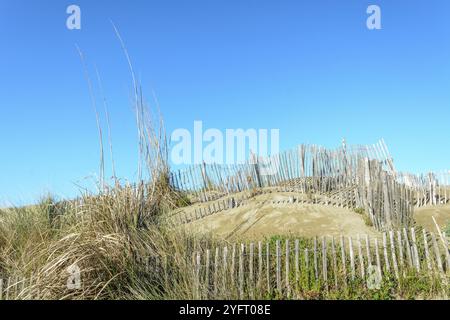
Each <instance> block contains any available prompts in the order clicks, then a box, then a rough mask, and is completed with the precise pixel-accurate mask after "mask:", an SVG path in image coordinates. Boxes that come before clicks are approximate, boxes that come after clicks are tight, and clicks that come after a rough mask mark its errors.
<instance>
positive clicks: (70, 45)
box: [0, 0, 450, 204]
mask: <svg viewBox="0 0 450 320" xmlns="http://www.w3.org/2000/svg"><path fill="white" fill-rule="evenodd" d="M70 4H77V5H79V6H80V7H81V10H82V29H81V30H75V31H70V30H68V29H67V28H66V18H67V17H68V15H67V14H66V8H67V6H68V5H70ZM369 4H377V5H379V6H380V7H381V12H382V30H374V31H370V30H368V29H367V28H366V19H367V14H366V8H367V6H368V5H369ZM449 12H450V2H449V1H447V0H442V1H430V0H427V1H425V0H420V1H406V0H403V1H402V0H396V1H382V0H372V1H362V0H352V1H350V0H349V1H343V0H339V1H338V0H335V1H331V0H330V1H319V0H314V1H313V0H310V1H300V0H295V1H274V0H226V1H225V0H215V1H211V0H204V1H203V0H202V1H200V0H192V1H182V0H178V1H173V0H160V1H153V0H149V1H136V0H134V1H122V0H120V1H119V0H114V1H112V0H109V1H104V0H103V1H99V0H96V1H85V0H83V1H82V0H74V1H73V2H72V1H62V0H58V1H56V0H55V1H50V0H46V1H43V0H39V1H38V0H35V1H31V0H30V1H22V0H11V1H9V0H0V39H1V50H0V120H1V122H0V203H2V202H12V203H15V204H21V203H27V202H31V201H33V200H36V199H38V198H39V196H40V195H42V194H43V193H45V192H48V191H49V192H52V193H54V194H56V195H58V196H62V197H65V196H67V197H70V196H73V195H75V194H76V193H77V192H78V187H77V186H76V184H77V183H79V184H81V185H87V184H88V180H85V178H86V177H89V176H92V175H93V174H95V173H96V172H97V168H98V141H97V129H96V123H95V117H94V114H93V111H92V107H91V105H90V101H89V93H88V89H87V85H86V81H85V79H84V76H83V69H82V66H81V63H80V60H79V57H78V55H77V51H76V49H75V44H78V45H79V46H80V48H81V49H82V50H83V51H84V53H85V55H86V57H87V63H88V65H89V68H90V71H91V76H92V77H94V72H93V66H94V65H97V67H98V69H99V71H100V73H101V76H102V78H103V86H104V91H105V94H106V96H107V99H108V101H109V107H110V113H111V122H112V130H113V143H114V148H115V154H116V165H117V171H118V175H119V176H121V177H124V178H130V179H132V178H133V177H134V176H135V173H136V172H135V171H136V139H135V137H136V130H135V125H134V117H133V113H132V111H131V109H130V96H131V79H130V74H129V71H128V67H127V64H126V60H125V58H124V55H123V52H122V50H121V48H120V44H119V42H118V40H117V38H116V37H115V35H114V32H113V29H112V27H111V24H110V22H109V20H110V19H112V20H113V21H114V22H115V23H116V25H117V26H118V27H119V29H120V31H121V33H122V36H123V38H124V40H125V42H126V45H127V47H128V50H129V52H130V54H131V57H132V60H133V63H134V66H135V69H136V73H137V74H138V76H139V77H140V78H141V80H142V83H143V85H144V90H145V92H146V93H147V95H148V96H150V93H151V90H152V89H153V90H155V92H156V94H157V96H158V99H159V102H160V105H161V109H162V111H163V113H164V116H165V120H166V124H167V127H168V130H169V132H170V131H171V130H173V129H175V128H188V129H191V130H192V126H193V121H194V120H203V122H204V126H205V127H208V128H210V127H214V128H219V129H225V128H279V129H280V136H281V148H282V149H286V148H290V147H293V146H295V145H296V144H298V143H302V142H310V143H316V144H322V145H325V146H335V145H337V144H339V143H340V140H341V138H343V137H345V138H346V139H347V141H348V142H349V143H361V144H365V143H374V142H376V141H377V140H378V139H379V138H381V137H383V138H384V139H385V140H386V142H387V143H388V145H389V147H390V150H391V153H393V155H394V158H395V161H396V164H397V167H398V168H400V169H401V170H409V171H413V172H421V171H426V170H430V169H433V170H438V169H439V170H440V169H446V168H449V167H450V163H449V159H450V139H449V129H448V125H449V120H450V19H448V16H449ZM103 120H104V119H103ZM103 124H104V121H103ZM107 161H108V159H107Z"/></svg>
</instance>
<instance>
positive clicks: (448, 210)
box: [414, 204, 450, 232]
mask: <svg viewBox="0 0 450 320" xmlns="http://www.w3.org/2000/svg"><path fill="white" fill-rule="evenodd" d="M432 216H433V217H434V218H435V219H436V222H437V223H438V225H439V227H440V228H441V229H443V228H444V227H445V226H447V225H448V224H449V223H450V205H448V204H447V205H440V206H427V207H422V208H419V209H415V211H414V219H415V220H416V222H417V224H418V225H420V226H422V227H424V228H425V229H426V230H427V231H430V232H436V226H435V225H434V222H433V219H432V218H431V217H432Z"/></svg>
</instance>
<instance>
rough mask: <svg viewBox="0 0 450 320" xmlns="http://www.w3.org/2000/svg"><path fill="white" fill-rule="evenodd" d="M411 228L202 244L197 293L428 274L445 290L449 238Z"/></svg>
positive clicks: (262, 292)
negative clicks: (378, 234) (379, 234)
mask: <svg viewBox="0 0 450 320" xmlns="http://www.w3.org/2000/svg"><path fill="white" fill-rule="evenodd" d="M442 241H444V240H443V239H440V238H439V237H436V235H434V234H433V233H428V232H426V231H424V230H422V232H420V233H418V234H417V233H416V231H415V229H414V228H411V229H409V230H407V229H401V230H398V231H389V232H385V233H383V236H382V238H381V239H379V238H370V237H369V236H367V235H363V236H358V237H357V238H352V237H343V236H341V237H338V238H334V237H320V238H317V237H316V238H314V239H311V240H305V239H301V240H283V241H281V240H276V241H275V242H265V243H263V242H258V243H240V244H232V245H229V246H225V247H221V248H219V247H216V248H212V249H209V248H206V249H205V250H203V251H202V252H200V251H198V252H196V253H194V254H193V257H192V259H193V262H194V264H193V265H194V270H193V271H192V272H193V273H194V276H195V279H196V280H195V293H196V297H197V298H199V299H208V298H212V297H215V298H233V297H239V298H241V299H247V298H249V299H255V298H256V299H258V298H264V297H273V296H278V297H293V298H295V297H296V296H297V293H299V292H300V291H308V290H311V289H314V288H316V289H319V290H329V289H337V290H339V289H343V288H346V287H347V286H352V285H354V284H359V285H361V284H362V285H363V286H366V287H367V288H369V289H377V288H378V289H379V288H380V286H381V285H382V284H383V280H385V279H392V278H393V279H397V280H398V281H401V279H405V278H408V277H419V278H424V277H425V278H427V279H429V281H435V282H437V283H439V284H440V285H441V288H442V291H443V293H444V294H445V295H447V294H448V288H449V287H448V281H449V279H450V277H449V276H450V258H449V252H448V244H447V243H443V242H442Z"/></svg>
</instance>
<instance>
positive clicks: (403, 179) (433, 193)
mask: <svg viewBox="0 0 450 320" xmlns="http://www.w3.org/2000/svg"><path fill="white" fill-rule="evenodd" d="M250 160H253V161H248V162H246V163H244V164H236V165H217V164H205V163H204V164H198V165H195V166H191V167H189V168H186V169H183V170H179V171H177V172H174V173H172V174H171V184H172V186H173V187H174V188H175V189H176V190H179V191H182V192H186V193H188V194H190V195H192V196H194V197H195V198H196V199H197V200H198V201H200V202H203V203H206V205H205V206H204V207H201V208H199V209H198V211H195V212H194V213H192V212H190V213H189V214H190V217H186V219H184V221H180V222H183V223H186V222H188V221H193V220H195V219H200V218H202V217H204V216H206V215H210V214H212V213H216V212H220V211H222V210H226V209H230V208H233V207H234V206H235V205H236V206H239V205H240V203H245V200H246V199H248V198H249V197H250V196H251V195H254V194H258V193H259V192H271V191H273V190H277V191H278V192H295V193H299V194H304V195H313V196H312V197H313V198H314V199H313V200H311V201H317V199H321V200H319V202H318V203H322V204H326V205H328V204H333V205H334V204H335V203H339V204H340V205H341V206H347V207H351V208H362V209H364V212H365V214H366V215H367V216H368V217H369V219H370V220H371V222H372V224H373V225H374V226H375V228H376V229H377V230H380V231H382V230H389V229H392V228H400V227H410V226H411V222H412V219H413V211H414V208H415V207H420V206H422V205H427V204H431V205H436V204H443V203H448V202H450V186H449V175H450V174H449V172H447V173H440V174H434V173H433V174H428V175H422V176H414V175H411V174H405V173H398V172H397V171H396V170H395V167H394V162H393V159H392V157H391V156H390V154H389V151H388V148H387V146H386V144H385V143H384V141H383V140H381V141H380V142H378V143H377V144H375V145H372V146H349V147H348V146H347V145H346V144H345V143H343V145H342V147H340V148H338V149H336V150H329V149H325V148H323V147H319V146H315V145H300V146H298V147H297V148H295V149H293V150H288V151H286V152H282V153H280V154H278V155H273V156H270V157H266V158H255V157H253V159H250ZM248 191H251V193H250V194H248V193H247V194H245V192H248ZM232 195H234V196H232ZM249 195H250V196H249ZM230 196H232V197H230ZM330 198H331V199H330ZM239 199H240V200H239ZM313 203H317V202H313Z"/></svg>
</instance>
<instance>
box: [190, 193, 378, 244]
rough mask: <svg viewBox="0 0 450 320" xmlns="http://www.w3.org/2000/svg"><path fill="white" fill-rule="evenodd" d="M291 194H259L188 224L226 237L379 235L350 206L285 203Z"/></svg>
mask: <svg viewBox="0 0 450 320" xmlns="http://www.w3.org/2000/svg"><path fill="white" fill-rule="evenodd" d="M288 198H289V195H288V194H269V195H262V196H258V197H256V198H254V199H252V200H250V201H249V203H248V204H246V205H244V206H242V207H238V208H235V209H232V210H226V211H222V212H220V213H216V214H213V215H211V216H208V217H206V218H203V219H200V220H197V221H194V222H191V223H189V224H187V225H186V226H185V227H186V228H187V230H188V231H191V232H194V233H200V234H208V233H210V234H212V235H214V236H217V237H219V238H225V239H233V238H234V239H236V238H246V239H261V238H264V237H270V236H272V235H292V236H299V237H300V236H303V237H312V236H322V235H324V236H325V235H327V236H328V235H334V236H339V235H341V234H342V235H344V236H356V235H357V234H361V235H362V234H368V235H370V236H379V234H378V233H377V231H376V230H375V229H374V228H372V227H368V226H366V225H365V223H364V221H363V219H362V218H361V216H360V215H359V214H357V213H355V212H353V211H351V210H349V209H345V208H337V207H332V206H324V205H317V204H300V203H293V204H292V203H282V202H283V200H287V199H288ZM274 201H275V202H277V203H273V202H274ZM278 202H280V203H278Z"/></svg>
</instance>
